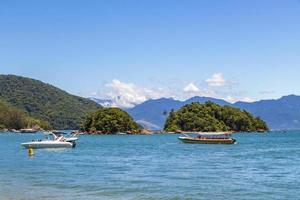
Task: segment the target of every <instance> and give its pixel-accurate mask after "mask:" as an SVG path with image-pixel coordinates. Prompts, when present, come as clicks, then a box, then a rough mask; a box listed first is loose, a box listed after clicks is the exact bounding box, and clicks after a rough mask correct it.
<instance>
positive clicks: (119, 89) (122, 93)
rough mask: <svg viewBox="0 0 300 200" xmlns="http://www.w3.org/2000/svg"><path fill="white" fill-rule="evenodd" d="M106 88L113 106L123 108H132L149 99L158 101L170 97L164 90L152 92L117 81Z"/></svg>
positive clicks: (106, 95)
mask: <svg viewBox="0 0 300 200" xmlns="http://www.w3.org/2000/svg"><path fill="white" fill-rule="evenodd" d="M105 87H106V90H107V92H106V94H105V97H106V98H109V99H111V100H112V101H113V104H112V105H113V106H116V107H121V108H130V107H133V106H135V105H137V104H140V103H142V102H144V101H146V100H148V99H157V98H161V97H164V96H167V95H168V94H167V93H166V92H164V91H163V90H162V89H157V90H152V89H149V88H144V87H140V86H137V85H135V84H133V83H125V82H121V81H119V80H117V79H114V80H112V82H111V83H108V84H105Z"/></svg>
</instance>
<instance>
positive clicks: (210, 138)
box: [178, 132, 236, 144]
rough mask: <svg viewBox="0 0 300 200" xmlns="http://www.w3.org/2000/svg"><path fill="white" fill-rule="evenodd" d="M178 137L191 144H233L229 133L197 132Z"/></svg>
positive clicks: (233, 140) (233, 141)
mask: <svg viewBox="0 0 300 200" xmlns="http://www.w3.org/2000/svg"><path fill="white" fill-rule="evenodd" d="M184 135H185V136H181V137H179V138H178V139H179V140H181V141H182V142H184V143H191V144H234V143H235V142H236V140H235V139H233V138H231V133H224V132H222V133H197V136H196V137H191V136H189V135H186V134H184Z"/></svg>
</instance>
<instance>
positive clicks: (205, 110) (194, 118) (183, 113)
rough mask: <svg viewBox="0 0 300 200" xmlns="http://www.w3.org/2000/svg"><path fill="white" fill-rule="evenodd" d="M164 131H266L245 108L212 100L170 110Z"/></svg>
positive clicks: (266, 127) (263, 125)
mask: <svg viewBox="0 0 300 200" xmlns="http://www.w3.org/2000/svg"><path fill="white" fill-rule="evenodd" d="M164 129H165V131H176V130H181V131H204V132H208V131H238V132H240V131H266V130H268V126H267V124H266V123H265V122H264V121H263V120H261V119H260V118H259V117H254V116H253V115H252V114H250V113H249V112H247V111H245V110H243V111H242V110H240V109H238V108H234V107H231V106H220V105H218V104H215V103H212V102H206V103H204V104H200V103H191V104H188V105H186V106H183V107H182V108H181V109H179V110H178V111H171V112H170V114H169V116H168V118H167V120H166V123H165V126H164Z"/></svg>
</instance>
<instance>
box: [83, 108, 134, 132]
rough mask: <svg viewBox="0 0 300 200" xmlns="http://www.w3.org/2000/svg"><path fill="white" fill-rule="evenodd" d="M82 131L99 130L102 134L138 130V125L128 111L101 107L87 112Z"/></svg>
mask: <svg viewBox="0 0 300 200" xmlns="http://www.w3.org/2000/svg"><path fill="white" fill-rule="evenodd" d="M82 129H83V131H87V132H95V131H100V132H101V133H104V134H106V133H107V134H109V133H117V132H136V131H139V127H138V125H137V124H136V123H135V122H134V121H133V119H132V118H131V117H130V115H129V114H128V113H126V112H125V111H123V110H121V109H119V108H101V109H99V110H97V111H96V112H94V113H91V114H89V115H88V116H87V117H86V119H85V121H84V123H83V125H82Z"/></svg>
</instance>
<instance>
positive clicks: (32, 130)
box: [20, 128, 38, 133]
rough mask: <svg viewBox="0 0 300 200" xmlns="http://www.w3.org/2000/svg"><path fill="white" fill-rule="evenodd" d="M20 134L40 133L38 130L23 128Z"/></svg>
mask: <svg viewBox="0 0 300 200" xmlns="http://www.w3.org/2000/svg"><path fill="white" fill-rule="evenodd" d="M20 132H21V133H36V132H38V130H36V129H33V128H23V129H20Z"/></svg>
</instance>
